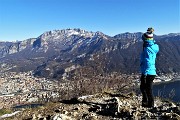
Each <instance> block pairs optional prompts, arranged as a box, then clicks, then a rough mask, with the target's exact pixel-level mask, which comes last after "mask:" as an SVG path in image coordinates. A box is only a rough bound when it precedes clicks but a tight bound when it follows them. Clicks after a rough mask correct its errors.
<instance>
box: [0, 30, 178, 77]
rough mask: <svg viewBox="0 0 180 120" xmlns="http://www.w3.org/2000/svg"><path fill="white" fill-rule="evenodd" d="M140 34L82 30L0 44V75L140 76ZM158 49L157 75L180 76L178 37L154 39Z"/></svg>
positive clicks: (169, 35) (53, 32)
mask: <svg viewBox="0 0 180 120" xmlns="http://www.w3.org/2000/svg"><path fill="white" fill-rule="evenodd" d="M142 34H143V33H142V32H137V33H128V32H127V33H121V34H118V35H115V36H109V35H106V34H104V33H102V32H99V31H98V32H90V31H86V30H82V29H63V30H53V31H48V32H45V33H43V34H42V35H40V36H39V37H37V38H30V39H27V40H23V41H16V42H0V68H1V70H0V72H7V71H14V72H26V71H33V73H34V75H35V76H39V77H46V78H55V79H57V78H58V79H60V78H63V79H68V78H72V77H74V76H77V75H85V76H89V77H90V76H92V75H97V74H100V75H103V74H109V73H113V72H118V73H123V74H137V73H139V72H140V70H139V67H140V53H141V51H142V44H143V43H142V40H141V36H142ZM154 39H155V40H156V43H157V44H158V45H159V47H160V51H159V53H158V54H157V63H156V67H157V73H158V74H162V73H164V74H167V73H179V72H180V62H179V61H180V33H170V34H167V35H155V36H154Z"/></svg>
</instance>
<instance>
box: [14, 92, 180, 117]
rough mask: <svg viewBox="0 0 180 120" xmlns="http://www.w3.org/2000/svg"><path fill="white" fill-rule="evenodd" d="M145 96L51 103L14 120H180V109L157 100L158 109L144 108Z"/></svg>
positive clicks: (114, 95) (92, 97)
mask: <svg viewBox="0 0 180 120" xmlns="http://www.w3.org/2000/svg"><path fill="white" fill-rule="evenodd" d="M141 99H142V98H141V96H137V95H135V94H133V93H130V94H117V93H107V92H105V93H102V94H95V95H88V96H82V97H79V98H72V99H70V100H63V101H60V102H57V103H49V104H47V105H46V106H43V107H40V108H37V109H33V110H25V111H24V112H21V113H19V114H18V115H16V116H15V117H12V118H11V119H17V118H18V120H22V119H23V120H111V119H118V120H139V119H158V120H169V119H173V120H179V119H180V105H179V104H175V103H173V102H170V101H163V100H161V99H159V98H156V99H155V107H154V108H144V107H141Z"/></svg>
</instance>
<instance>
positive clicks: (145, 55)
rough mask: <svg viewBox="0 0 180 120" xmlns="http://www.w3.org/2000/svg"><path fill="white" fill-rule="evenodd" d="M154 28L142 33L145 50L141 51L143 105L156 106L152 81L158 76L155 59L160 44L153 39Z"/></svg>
mask: <svg viewBox="0 0 180 120" xmlns="http://www.w3.org/2000/svg"><path fill="white" fill-rule="evenodd" d="M153 32H154V29H153V28H148V30H147V32H146V33H144V34H143V35H142V40H143V52H142V53H141V73H142V75H141V84H140V90H141V92H142V107H148V108H150V107H154V97H153V93H152V83H153V80H154V78H155V76H156V67H155V60H156V54H157V53H158V51H159V46H158V45H157V44H156V43H155V40H154V39H153Z"/></svg>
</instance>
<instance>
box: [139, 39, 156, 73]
mask: <svg viewBox="0 0 180 120" xmlns="http://www.w3.org/2000/svg"><path fill="white" fill-rule="evenodd" d="M144 42H145V43H144V44H145V46H144V48H143V52H142V53H141V72H142V74H144V75H156V67H155V61H156V54H157V53H158V51H159V46H158V45H157V44H155V41H154V40H145V41H144Z"/></svg>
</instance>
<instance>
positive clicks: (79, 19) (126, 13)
mask: <svg viewBox="0 0 180 120" xmlns="http://www.w3.org/2000/svg"><path fill="white" fill-rule="evenodd" d="M148 27H153V28H154V29H155V34H156V35H163V34H168V33H180V0H0V41H15V40H19V41H21V40H25V39H28V38H36V37H38V36H40V35H41V34H42V33H44V32H46V31H50V30H61V29H67V28H80V29H83V30H87V31H92V32H96V31H101V32H103V33H104V34H107V35H110V36H114V35H116V34H120V33H125V32H146V30H147V28H148Z"/></svg>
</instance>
